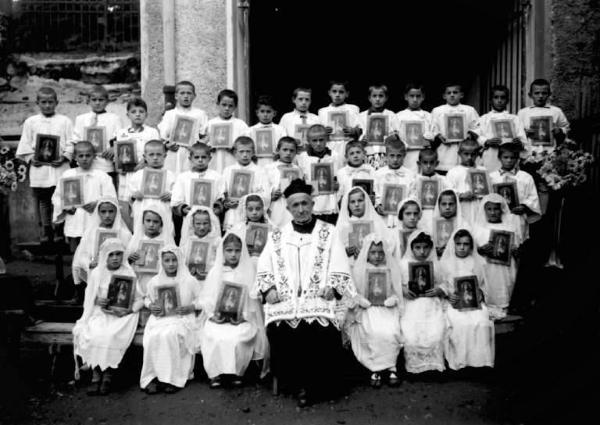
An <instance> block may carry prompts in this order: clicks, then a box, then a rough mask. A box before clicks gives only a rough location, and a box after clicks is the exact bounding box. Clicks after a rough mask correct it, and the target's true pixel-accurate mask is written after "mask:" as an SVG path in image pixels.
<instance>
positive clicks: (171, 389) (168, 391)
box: [164, 384, 179, 394]
mask: <svg viewBox="0 0 600 425" xmlns="http://www.w3.org/2000/svg"><path fill="white" fill-rule="evenodd" d="M177 391H179V388H177V387H176V386H175V385H171V384H165V389H164V392H165V393H166V394H175V393H176V392H177Z"/></svg>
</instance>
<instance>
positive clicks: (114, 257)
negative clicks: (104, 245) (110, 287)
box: [106, 251, 123, 270]
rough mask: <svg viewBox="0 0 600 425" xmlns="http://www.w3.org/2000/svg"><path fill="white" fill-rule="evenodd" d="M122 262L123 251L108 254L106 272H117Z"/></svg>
mask: <svg viewBox="0 0 600 425" xmlns="http://www.w3.org/2000/svg"><path fill="white" fill-rule="evenodd" d="M122 262H123V251H113V252H111V253H109V254H108V258H107V259H106V267H107V268H108V270H117V269H118V268H119V267H121V263H122Z"/></svg>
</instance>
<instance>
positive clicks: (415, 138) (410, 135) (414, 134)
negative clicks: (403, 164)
mask: <svg viewBox="0 0 600 425" xmlns="http://www.w3.org/2000/svg"><path fill="white" fill-rule="evenodd" d="M424 124H425V123H424V122H423V121H406V122H405V123H404V139H403V140H404V142H405V143H406V146H407V147H408V149H423V148H424V147H425V146H426V145H427V141H426V140H425V138H424V137H423V133H425V130H424V126H425V125H424Z"/></svg>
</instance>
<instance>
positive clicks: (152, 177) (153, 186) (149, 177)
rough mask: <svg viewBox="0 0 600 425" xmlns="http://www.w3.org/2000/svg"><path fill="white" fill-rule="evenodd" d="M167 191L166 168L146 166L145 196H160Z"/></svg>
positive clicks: (143, 183) (144, 176)
mask: <svg viewBox="0 0 600 425" xmlns="http://www.w3.org/2000/svg"><path fill="white" fill-rule="evenodd" d="M164 191H165V170H154V169H152V168H144V173H143V174H142V194H143V195H144V198H160V196H161V195H162V194H163V193H164Z"/></svg>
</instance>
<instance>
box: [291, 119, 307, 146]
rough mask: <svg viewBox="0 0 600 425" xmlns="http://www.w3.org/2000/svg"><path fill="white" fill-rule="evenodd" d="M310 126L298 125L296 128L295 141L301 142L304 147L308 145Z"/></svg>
mask: <svg viewBox="0 0 600 425" xmlns="http://www.w3.org/2000/svg"><path fill="white" fill-rule="evenodd" d="M309 128H310V124H296V125H295V127H294V139H296V140H300V144H301V145H302V146H304V145H306V144H307V143H308V137H307V135H308V129H309Z"/></svg>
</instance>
